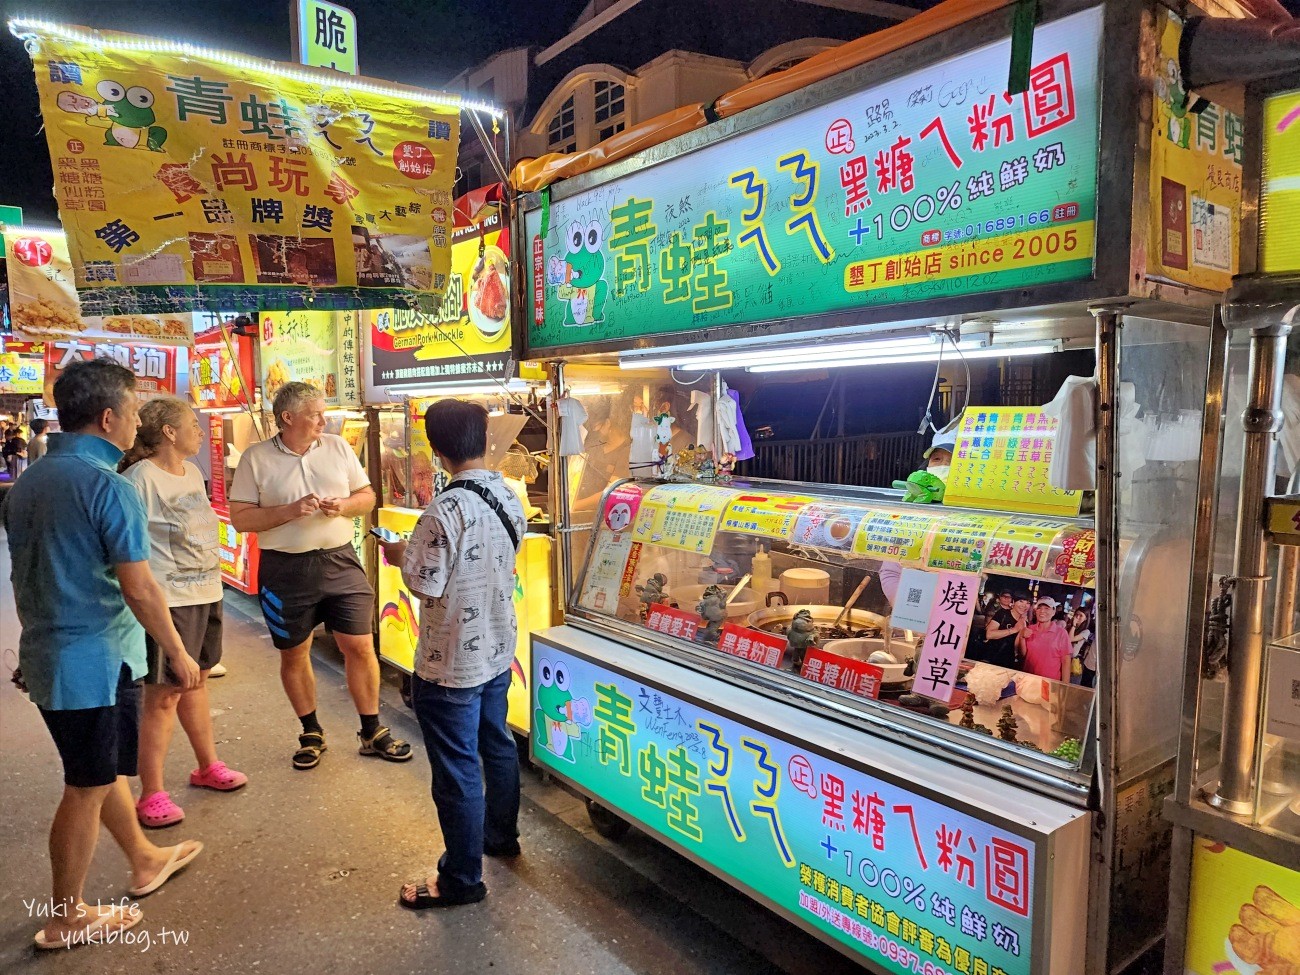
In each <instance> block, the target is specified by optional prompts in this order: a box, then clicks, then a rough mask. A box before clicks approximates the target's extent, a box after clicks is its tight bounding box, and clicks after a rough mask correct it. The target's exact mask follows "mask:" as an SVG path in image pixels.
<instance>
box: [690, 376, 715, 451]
mask: <svg viewBox="0 0 1300 975" xmlns="http://www.w3.org/2000/svg"><path fill="white" fill-rule="evenodd" d="M691 409H692V410H694V411H695V444H696V446H698V447H705V448H707V449H708V450H713V440H714V435H713V397H712V396H710V395H709V394H708V393H702V392H700V391H699V390H692V391H691Z"/></svg>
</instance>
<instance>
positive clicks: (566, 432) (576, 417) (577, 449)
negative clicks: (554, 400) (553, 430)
mask: <svg viewBox="0 0 1300 975" xmlns="http://www.w3.org/2000/svg"><path fill="white" fill-rule="evenodd" d="M555 408H556V409H557V410H558V411H559V413H560V456H561V457H573V456H574V455H576V454H580V453H582V452H583V449H584V448H583V436H582V429H581V428H582V425H583V424H584V423H586V422H587V411H586V409H585V408H584V407H583V405H582V403H580V402H579V401H578V400H577V399H575V398H574V397H572V396H563V397H561V398H560V402H559V403H558V404H557V405H556V407H555Z"/></svg>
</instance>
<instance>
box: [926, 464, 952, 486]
mask: <svg viewBox="0 0 1300 975" xmlns="http://www.w3.org/2000/svg"><path fill="white" fill-rule="evenodd" d="M951 469H952V465H950V464H939V465H938V466H936V467H927V468H926V469H925V472H926V473H927V474H933V475H934V476H935V477H937V478H938V479H939V480H941V481H943V483H944V484H947V483H948V471H950V470H951Z"/></svg>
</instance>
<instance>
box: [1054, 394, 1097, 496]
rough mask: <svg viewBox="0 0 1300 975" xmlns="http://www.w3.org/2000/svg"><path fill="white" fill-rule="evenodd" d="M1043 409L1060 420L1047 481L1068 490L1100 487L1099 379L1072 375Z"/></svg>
mask: <svg viewBox="0 0 1300 975" xmlns="http://www.w3.org/2000/svg"><path fill="white" fill-rule="evenodd" d="M1043 412H1044V413H1046V414H1047V415H1048V416H1051V417H1055V418H1056V420H1057V424H1058V425H1057V428H1056V444H1055V445H1054V446H1053V448H1052V461H1051V464H1050V466H1049V467H1048V470H1047V481H1048V483H1049V484H1051V485H1052V487H1054V488H1059V489H1061V490H1064V491H1093V490H1096V487H1097V382H1096V380H1094V379H1093V378H1092V377H1091V376H1070V377H1069V378H1067V379H1066V380H1065V382H1064V383H1062V385H1061V388H1060V389H1059V390H1058V391H1057V393H1056V396H1054V397H1053V398H1052V401H1051V402H1050V403H1048V404H1047V405H1046V406H1044V407H1043Z"/></svg>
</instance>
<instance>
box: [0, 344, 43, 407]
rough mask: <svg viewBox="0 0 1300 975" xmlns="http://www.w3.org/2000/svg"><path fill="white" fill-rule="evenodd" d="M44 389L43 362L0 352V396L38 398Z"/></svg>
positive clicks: (16, 354)
mask: <svg viewBox="0 0 1300 975" xmlns="http://www.w3.org/2000/svg"><path fill="white" fill-rule="evenodd" d="M44 389H45V360H44V359H43V358H41V357H38V356H26V355H19V354H18V353H17V352H0V394H3V395H14V396H40V395H41V393H42V392H43V391H44Z"/></svg>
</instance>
